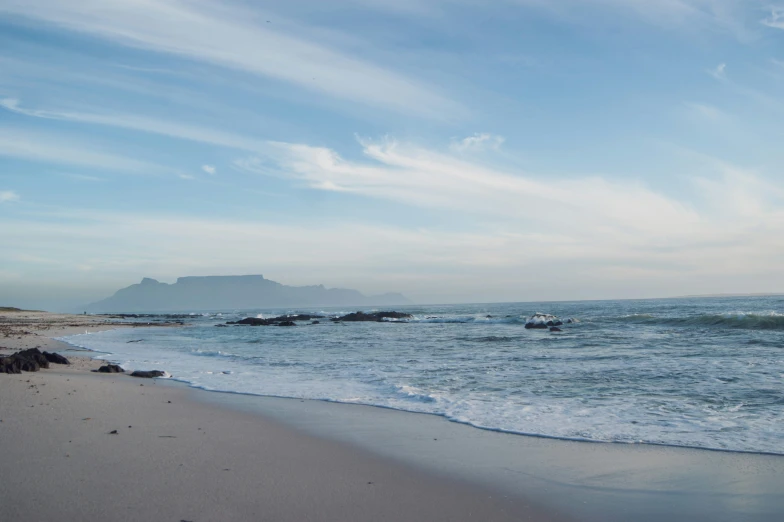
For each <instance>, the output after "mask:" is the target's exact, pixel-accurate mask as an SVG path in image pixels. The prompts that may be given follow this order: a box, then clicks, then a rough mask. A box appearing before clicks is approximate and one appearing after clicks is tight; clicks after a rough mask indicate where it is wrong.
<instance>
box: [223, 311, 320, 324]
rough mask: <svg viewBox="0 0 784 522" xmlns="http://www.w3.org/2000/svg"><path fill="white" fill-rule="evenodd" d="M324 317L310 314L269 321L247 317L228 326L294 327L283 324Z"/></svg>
mask: <svg viewBox="0 0 784 522" xmlns="http://www.w3.org/2000/svg"><path fill="white" fill-rule="evenodd" d="M323 318H324V316H323V315H309V314H298V315H281V316H279V317H270V318H268V319H262V318H260V317H246V318H245V319H240V320H239V321H229V322H227V323H226V324H235V325H237V324H245V325H249V326H271V325H276V326H294V325H291V324H283V323H293V322H294V321H311V320H313V319H323Z"/></svg>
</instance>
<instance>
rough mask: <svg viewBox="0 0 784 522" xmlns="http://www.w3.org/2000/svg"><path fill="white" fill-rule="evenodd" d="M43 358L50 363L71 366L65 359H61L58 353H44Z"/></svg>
mask: <svg viewBox="0 0 784 522" xmlns="http://www.w3.org/2000/svg"><path fill="white" fill-rule="evenodd" d="M43 356H44V357H46V360H47V361H49V362H50V363H55V364H71V363H70V362H68V359H66V358H65V357H63V356H62V355H60V354H59V353H49V352H44V353H43Z"/></svg>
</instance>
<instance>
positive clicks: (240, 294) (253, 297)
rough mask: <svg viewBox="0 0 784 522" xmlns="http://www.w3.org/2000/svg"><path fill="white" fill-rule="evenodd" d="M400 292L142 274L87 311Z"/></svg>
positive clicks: (386, 301) (347, 301)
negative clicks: (171, 281) (167, 279)
mask: <svg viewBox="0 0 784 522" xmlns="http://www.w3.org/2000/svg"><path fill="white" fill-rule="evenodd" d="M409 303H410V301H409V300H408V299H407V298H406V297H404V296H403V295H402V294H396V293H389V294H382V295H375V296H365V295H363V294H361V293H359V292H357V291H356V290H348V289H344V288H325V287H324V286H323V285H318V286H287V285H282V284H280V283H276V282H275V281H270V280H269V279H264V277H263V276H261V275H245V276H207V277H180V278H179V279H177V282H176V283H174V284H171V285H170V284H167V283H160V282H158V281H156V280H155V279H150V278H148V277H145V278H144V279H142V282H141V283H139V284H135V285H131V286H129V287H127V288H123V289H121V290H118V291H117V292H116V293H115V294H114V295H113V296H111V297H109V298H107V299H104V300H102V301H98V302H97V303H92V304H90V305H88V306H87V308H86V310H87V311H89V312H96V313H101V312H110V313H118V312H163V311H174V310H179V311H183V310H225V309H238V308H239V309H243V308H273V307H313V306H391V305H404V304H409Z"/></svg>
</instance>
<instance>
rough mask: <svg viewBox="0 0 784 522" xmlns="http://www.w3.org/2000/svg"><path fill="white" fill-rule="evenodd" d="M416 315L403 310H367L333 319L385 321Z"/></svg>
mask: <svg viewBox="0 0 784 522" xmlns="http://www.w3.org/2000/svg"><path fill="white" fill-rule="evenodd" d="M412 317H414V316H413V315H411V314H406V313H403V312H372V313H368V314H366V313H365V312H354V313H353V314H348V315H344V316H342V317H333V318H332V319H331V320H332V321H334V322H377V323H380V322H384V321H385V320H387V319H396V320H397V319H411V318H412Z"/></svg>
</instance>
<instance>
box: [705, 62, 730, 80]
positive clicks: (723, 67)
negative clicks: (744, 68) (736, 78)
mask: <svg viewBox="0 0 784 522" xmlns="http://www.w3.org/2000/svg"><path fill="white" fill-rule="evenodd" d="M708 74H710V75H711V76H713V77H714V78H716V79H717V80H724V79H725V78H726V77H727V64H726V63H720V64H719V65H717V66H716V67H714V68H713V69H709V70H708Z"/></svg>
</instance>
